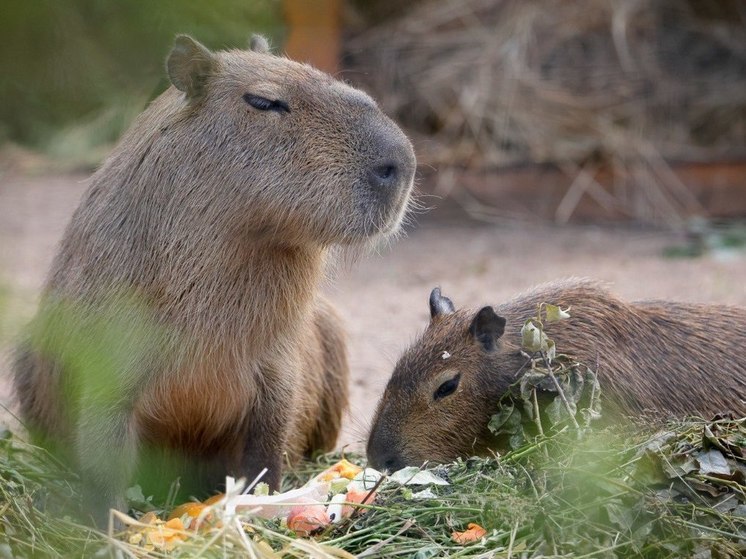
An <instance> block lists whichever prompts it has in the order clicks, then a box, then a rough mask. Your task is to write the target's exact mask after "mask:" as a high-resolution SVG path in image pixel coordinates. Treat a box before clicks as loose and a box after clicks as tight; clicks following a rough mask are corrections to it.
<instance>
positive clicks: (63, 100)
mask: <svg viewBox="0 0 746 559" xmlns="http://www.w3.org/2000/svg"><path fill="white" fill-rule="evenodd" d="M0 14H1V15H0V99H2V103H0V143H2V142H3V141H6V140H11V141H14V142H18V143H21V144H24V145H28V146H32V147H35V148H38V149H41V150H43V151H45V152H47V153H49V154H51V155H57V156H62V157H80V156H82V155H84V154H85V153H87V152H90V151H91V150H94V151H96V149H97V148H99V149H100V148H101V147H102V146H105V145H106V144H109V143H110V142H112V141H114V140H116V138H117V137H118V136H119V134H120V133H121V132H122V131H123V130H124V129H125V128H126V126H127V125H128V124H129V122H130V121H131V119H132V118H133V117H134V116H135V115H136V114H137V113H138V112H139V111H140V110H141V109H142V108H143V106H144V105H145V104H146V103H147V101H148V100H150V99H152V98H153V97H155V96H156V95H157V94H158V93H160V92H161V91H163V90H164V89H165V88H166V86H167V81H166V77H165V73H164V60H165V58H166V56H167V54H168V51H169V48H170V45H171V43H172V41H173V38H174V35H176V34H177V33H188V34H191V35H193V36H194V37H195V38H197V39H198V40H199V41H201V42H202V43H204V44H205V45H207V46H208V47H210V48H213V49H222V48H234V47H243V46H244V45H246V44H247V42H248V38H249V36H250V35H251V33H253V32H260V33H264V34H266V35H268V36H269V37H270V38H273V39H275V40H274V41H273V43H274V44H278V41H277V38H278V37H279V35H280V33H282V18H281V16H282V12H281V5H280V0H209V1H204V0H157V1H154V2H153V1H149V0H3V2H2V8H0ZM94 158H95V155H94Z"/></svg>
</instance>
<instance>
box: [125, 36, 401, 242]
mask: <svg viewBox="0 0 746 559" xmlns="http://www.w3.org/2000/svg"><path fill="white" fill-rule="evenodd" d="M167 71H168V76H169V78H170V80H171V82H172V84H173V87H171V88H169V89H168V90H167V91H166V92H164V93H163V94H162V95H161V96H160V97H159V98H158V99H156V100H155V101H154V102H153V103H152V104H151V106H150V107H149V108H148V110H146V111H145V112H144V113H143V114H142V115H141V116H140V117H139V119H138V120H137V121H136V123H135V125H134V126H133V128H132V129H131V130H130V131H129V133H128V135H127V136H126V137H125V139H124V141H123V143H124V144H125V148H123V149H120V152H121V153H123V154H125V155H127V156H129V157H130V159H129V160H128V161H126V162H121V163H120V164H117V162H116V161H114V164H115V165H117V167H119V168H121V169H126V170H127V171H128V173H132V174H131V175H130V180H131V182H136V183H138V182H139V183H148V184H150V185H151V186H152V185H156V186H157V188H158V189H160V190H159V191H158V192H153V191H152V190H150V191H148V193H147V195H148V196H153V197H159V198H160V200H157V201H158V202H161V201H162V200H170V202H171V203H170V204H168V207H169V208H170V209H171V210H172V211H174V212H176V213H178V212H179V208H181V209H183V210H184V214H185V216H187V217H186V218H183V216H180V215H174V216H169V218H170V219H173V220H174V222H178V221H179V220H180V219H182V218H183V219H186V220H187V221H188V220H192V219H194V220H201V219H202V218H201V217H200V216H209V217H208V218H206V219H205V220H204V221H207V220H208V219H212V220H215V219H218V220H219V221H220V222H221V226H223V227H224V229H226V230H230V231H232V232H233V233H236V237H237V238H238V237H239V236H240V235H252V236H268V237H274V238H277V239H279V240H281V241H282V242H283V243H288V244H293V243H294V242H299V243H305V242H316V243H320V244H330V243H348V244H349V243H356V242H359V241H361V240H363V239H368V238H371V237H375V236H377V235H379V234H386V233H389V232H391V231H394V230H396V229H397V228H398V226H399V224H400V222H401V219H402V216H403V214H404V213H405V211H406V207H407V203H408V201H409V196H410V191H411V188H412V183H413V176H414V172H415V157H414V152H413V149H412V146H411V144H410V142H409V141H408V139H407V138H406V137H405V135H404V134H403V133H402V131H401V130H400V129H399V128H398V127H397V126H396V125H395V124H394V123H393V122H392V121H391V120H390V119H389V118H388V117H386V116H385V115H384V114H383V113H382V112H381V110H380V109H379V108H378V106H377V105H376V103H375V102H374V101H373V100H372V99H371V98H370V97H369V96H368V95H366V94H365V93H363V92H362V91H359V90H357V89H355V88H353V87H350V86H348V85H346V84H344V83H342V82H340V81H338V80H335V79H334V78H332V77H331V76H329V75H327V74H325V73H323V72H320V71H318V70H316V69H314V68H312V67H311V66H308V65H306V64H301V63H297V62H294V61H291V60H289V59H287V58H284V57H281V56H275V55H273V54H271V53H270V52H269V50H268V47H267V43H266V41H265V40H264V39H262V38H259V37H255V38H254V39H252V44H251V49H249V50H231V51H223V52H211V51H209V50H208V49H207V48H206V47H204V46H203V45H201V44H199V43H198V42H197V41H195V40H194V39H192V38H190V37H188V36H185V35H181V36H179V37H177V38H176V42H175V45H174V47H173V50H172V52H171V54H170V55H169V57H168V60H167ZM133 163H134V164H135V165H136V166H137V167H136V168H135V169H132V166H133ZM144 174H147V177H146V178H144V179H143V178H139V177H138V175H144ZM123 180H124V178H123ZM198 225H202V223H201V221H200V223H199V224H196V223H195V226H198Z"/></svg>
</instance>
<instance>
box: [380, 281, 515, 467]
mask: <svg viewBox="0 0 746 559" xmlns="http://www.w3.org/2000/svg"><path fill="white" fill-rule="evenodd" d="M430 317H431V319H430V324H429V325H428V327H427V330H426V331H425V332H424V334H423V335H422V336H421V337H420V339H419V340H417V341H416V342H415V343H414V344H413V345H412V346H411V347H410V348H409V349H408V350H407V351H406V352H405V353H404V354H403V355H402V357H401V358H400V359H399V362H398V363H397V364H396V368H395V369H394V373H393V374H392V376H391V379H390V380H389V383H388V385H387V386H386V390H385V392H384V394H383V397H382V398H381V401H380V403H379V404H378V409H377V410H376V415H375V418H374V421H373V428H372V429H371V432H370V437H369V439H368V446H367V454H368V460H369V461H370V464H371V465H372V466H373V467H374V468H377V469H380V470H388V471H395V470H398V469H400V468H402V467H404V466H421V465H422V464H423V463H424V462H425V461H430V462H449V461H451V460H453V459H455V458H457V457H459V456H468V455H470V454H479V453H480V452H481V451H483V450H484V449H485V446H486V445H487V444H488V443H489V430H488V429H487V424H488V422H489V420H490V417H491V415H492V414H494V413H495V409H496V406H497V402H498V400H499V398H500V396H501V395H502V394H503V393H504V392H505V391H506V390H507V388H508V387H509V385H510V383H511V382H512V380H511V378H510V375H509V374H507V373H506V374H505V375H497V374H496V371H508V370H510V368H511V366H512V365H511V364H510V363H509V362H510V360H511V355H516V354H518V348H515V347H511V346H510V344H509V343H508V342H507V341H505V340H503V339H502V335H503V332H504V330H505V319H504V318H502V317H500V316H498V315H497V314H496V313H495V311H494V310H493V308H492V307H484V308H482V309H481V310H479V311H478V312H477V313H476V314H473V313H470V312H468V311H461V310H460V311H456V310H455V309H454V306H453V303H452V302H451V301H450V300H449V299H448V298H446V297H443V296H441V293H440V290H439V289H438V288H436V289H434V290H433V291H432V293H431V295H430Z"/></svg>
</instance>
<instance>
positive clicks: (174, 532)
mask: <svg viewBox="0 0 746 559" xmlns="http://www.w3.org/2000/svg"><path fill="white" fill-rule="evenodd" d="M140 523H141V524H144V525H145V526H142V525H140V526H137V527H133V528H134V529H132V528H131V529H130V535H129V537H128V541H129V543H131V544H132V545H141V546H142V547H144V548H145V549H147V550H153V549H158V550H163V551H171V550H172V549H173V548H174V547H176V544H178V543H181V542H183V541H184V540H185V539H186V537H187V533H186V532H185V531H184V523H183V522H182V521H181V519H180V518H172V519H171V520H169V521H167V522H163V520H160V519H159V518H158V517H157V516H156V515H155V513H152V512H150V513H147V514H145V515H143V516H142V518H140Z"/></svg>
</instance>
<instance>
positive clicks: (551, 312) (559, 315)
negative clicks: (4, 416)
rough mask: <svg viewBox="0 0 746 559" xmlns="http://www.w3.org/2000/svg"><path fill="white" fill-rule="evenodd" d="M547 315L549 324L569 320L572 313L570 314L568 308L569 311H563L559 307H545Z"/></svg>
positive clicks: (568, 308)
mask: <svg viewBox="0 0 746 559" xmlns="http://www.w3.org/2000/svg"><path fill="white" fill-rule="evenodd" d="M544 309H545V311H546V315H547V322H548V323H552V322H559V321H560V320H565V319H567V318H570V313H569V312H568V311H569V310H570V307H567V309H565V310H563V309H561V308H560V307H558V306H557V305H549V304H547V305H545V307H544Z"/></svg>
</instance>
